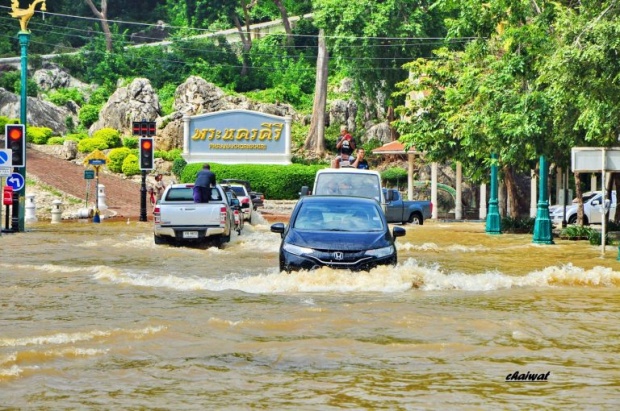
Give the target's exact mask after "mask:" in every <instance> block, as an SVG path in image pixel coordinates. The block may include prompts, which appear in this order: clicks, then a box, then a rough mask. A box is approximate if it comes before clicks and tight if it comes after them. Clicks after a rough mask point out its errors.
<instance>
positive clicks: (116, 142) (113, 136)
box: [93, 128, 123, 148]
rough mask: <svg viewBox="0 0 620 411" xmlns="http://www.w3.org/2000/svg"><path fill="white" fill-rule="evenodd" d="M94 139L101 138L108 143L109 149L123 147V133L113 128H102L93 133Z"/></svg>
mask: <svg viewBox="0 0 620 411" xmlns="http://www.w3.org/2000/svg"><path fill="white" fill-rule="evenodd" d="M93 138H100V139H102V140H103V141H105V142H106V144H107V145H108V148H115V147H122V146H123V141H122V140H121V133H119V132H118V130H115V129H113V128H102V129H101V130H97V131H95V132H94V133H93Z"/></svg>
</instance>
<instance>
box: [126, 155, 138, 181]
mask: <svg viewBox="0 0 620 411" xmlns="http://www.w3.org/2000/svg"><path fill="white" fill-rule="evenodd" d="M123 174H125V175H126V176H133V175H136V174H140V165H139V164H138V156H137V155H135V154H129V155H128V156H127V157H125V160H123Z"/></svg>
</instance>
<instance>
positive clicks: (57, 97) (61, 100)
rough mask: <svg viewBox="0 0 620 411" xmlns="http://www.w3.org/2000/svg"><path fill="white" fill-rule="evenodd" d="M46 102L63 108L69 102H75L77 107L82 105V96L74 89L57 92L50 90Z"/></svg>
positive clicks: (62, 89)
mask: <svg viewBox="0 0 620 411" xmlns="http://www.w3.org/2000/svg"><path fill="white" fill-rule="evenodd" d="M47 98H48V100H49V101H50V102H51V103H52V104H55V105H57V106H61V107H62V106H64V105H65V104H67V103H68V102H69V101H75V102H76V103H77V104H78V105H80V106H81V105H82V104H84V96H82V94H81V93H80V90H78V89H77V88H75V87H72V88H60V89H58V90H51V91H50V92H49V93H48V94H47Z"/></svg>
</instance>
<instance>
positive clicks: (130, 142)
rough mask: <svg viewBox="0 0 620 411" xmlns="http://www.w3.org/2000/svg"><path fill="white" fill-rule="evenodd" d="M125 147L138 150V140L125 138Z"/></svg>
mask: <svg viewBox="0 0 620 411" xmlns="http://www.w3.org/2000/svg"><path fill="white" fill-rule="evenodd" d="M123 147H127V148H138V138H137V137H130V136H126V137H123Z"/></svg>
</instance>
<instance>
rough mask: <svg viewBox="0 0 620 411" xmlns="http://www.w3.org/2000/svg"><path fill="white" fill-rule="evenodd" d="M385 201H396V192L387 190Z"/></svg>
mask: <svg viewBox="0 0 620 411" xmlns="http://www.w3.org/2000/svg"><path fill="white" fill-rule="evenodd" d="M385 201H387V202H388V203H391V202H392V201H394V192H393V191H392V190H386V191H385Z"/></svg>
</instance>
